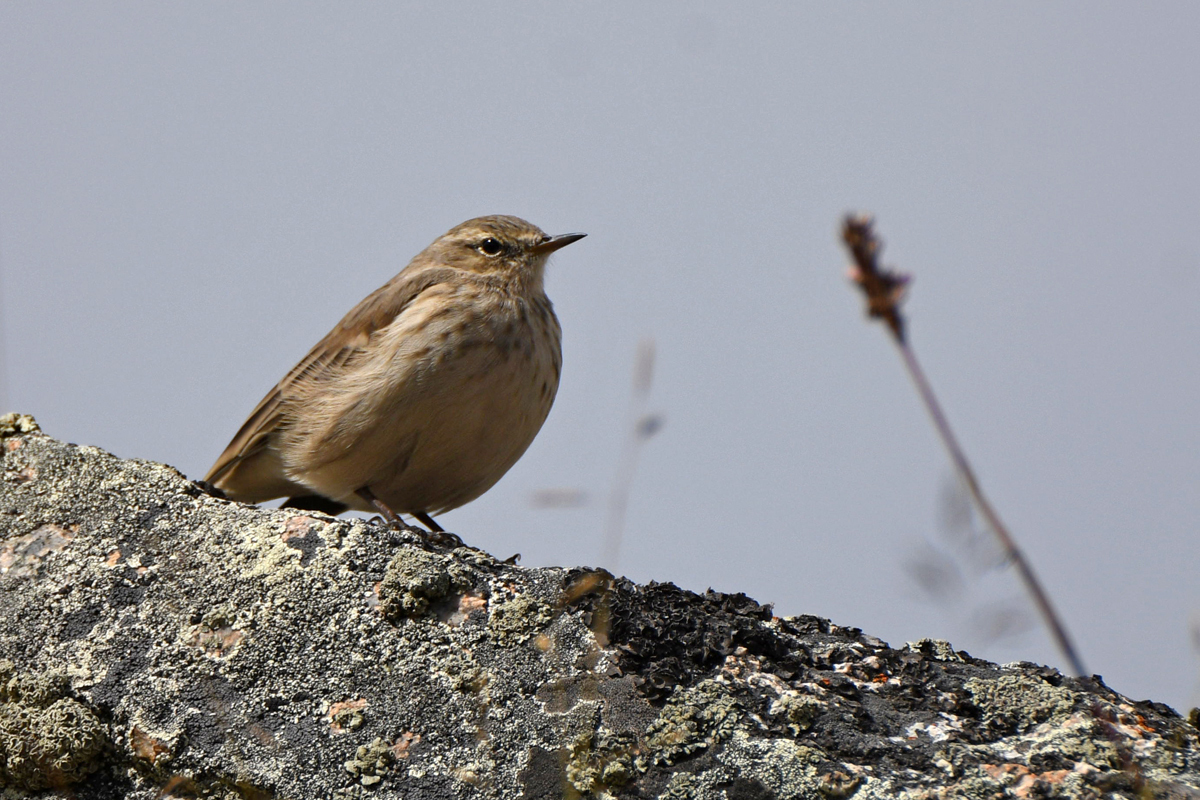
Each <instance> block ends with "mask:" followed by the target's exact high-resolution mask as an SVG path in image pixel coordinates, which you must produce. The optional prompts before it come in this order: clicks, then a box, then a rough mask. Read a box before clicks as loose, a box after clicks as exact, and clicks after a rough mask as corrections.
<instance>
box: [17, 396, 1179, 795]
mask: <svg viewBox="0 0 1200 800" xmlns="http://www.w3.org/2000/svg"><path fill="white" fill-rule="evenodd" d="M0 457H2V459H3V463H2V464H0V468H2V474H3V476H4V480H3V482H2V483H0V512H3V513H0V596H3V597H4V600H5V602H4V603H3V604H0V658H2V659H7V661H6V662H5V663H4V666H3V669H4V670H5V672H4V678H3V681H2V682H0V686H2V687H3V688H2V692H0V755H2V756H3V758H4V759H5V760H4V761H3V762H0V763H3V765H4V766H3V767H2V769H3V770H4V771H3V772H2V773H0V780H2V781H3V782H4V789H3V790H4V791H5V792H7V793H8V796H13V797H16V796H20V795H21V793H28V792H31V791H38V790H41V789H45V790H47V791H58V790H61V789H63V788H64V787H65V788H66V789H67V790H68V791H69V792H70V793H71V795H72V796H74V797H78V798H80V800H109V798H112V799H113V800H115V798H131V799H132V800H151V798H155V799H157V798H159V797H165V796H173V797H206V798H209V797H212V798H217V797H219V798H254V799H255V800H265V798H270V797H279V798H309V797H312V798H323V797H336V798H366V797H371V798H400V797H406V798H413V797H418V798H425V800H436V799H437V798H454V799H455V800H465V799H466V798H505V800H507V799H508V798H526V799H527V800H533V799H534V798H546V799H547V800H548V799H549V798H554V800H560V798H583V797H597V798H630V799H631V800H632V798H657V797H674V798H714V800H715V799H716V798H725V799H726V800H727V799H728V798H742V799H743V800H745V799H746V798H760V799H762V800H770V799H771V798H779V799H780V800H783V798H793V797H804V798H838V797H854V798H863V799H864V800H865V799H867V798H885V797H886V798H897V797H898V798H909V799H910V800H918V799H925V798H927V799H929V800H932V799H933V798H956V797H962V798H974V797H1002V796H1019V797H1031V798H1032V797H1064V798H1073V797H1081V798H1082V797H1088V798H1093V797H1127V798H1142V797H1149V796H1154V797H1157V796H1162V797H1178V798H1187V797H1192V798H1196V797H1198V796H1200V795H1198V794H1197V793H1198V792H1200V788H1198V787H1200V739H1198V736H1200V732H1198V731H1197V730H1196V728H1195V725H1194V724H1193V723H1190V722H1188V721H1186V720H1183V719H1181V718H1180V717H1179V716H1178V715H1177V714H1175V713H1174V712H1173V711H1172V710H1171V709H1169V708H1167V707H1165V706H1162V705H1160V704H1155V703H1148V702H1147V703H1135V702H1133V701H1130V700H1129V699H1128V698H1125V697H1122V696H1120V695H1118V694H1116V693H1115V692H1112V691H1111V690H1110V689H1108V688H1107V687H1105V686H1104V684H1103V683H1101V682H1100V681H1099V680H1098V679H1086V680H1075V679H1071V678H1066V677H1064V676H1062V675H1060V674H1058V673H1057V672H1055V671H1054V670H1050V669H1046V668H1044V667H1038V666H1035V665H1032V664H1014V665H1007V666H1003V667H1002V666H997V665H995V664H990V663H988V662H986V661H981V660H979V659H975V658H972V657H971V656H970V655H968V654H966V653H963V652H961V651H955V650H954V648H953V647H952V646H950V645H949V644H948V643H945V642H938V641H934V640H922V641H921V642H917V643H914V644H912V645H908V646H905V647H903V648H899V649H894V648H891V647H889V646H888V645H887V644H885V643H884V642H881V641H879V640H878V639H874V638H872V637H870V636H867V635H864V634H863V633H862V632H861V631H859V630H857V629H855V628H847V627H840V626H837V625H834V624H832V623H831V622H829V621H828V620H825V619H821V618H818V617H807V616H806V617H787V618H780V617H776V616H775V615H774V613H773V611H772V609H771V608H770V607H769V606H763V605H759V604H758V603H756V602H754V601H753V600H751V599H750V598H749V597H746V596H745V595H741V594H722V593H719V592H711V591H710V592H707V593H704V594H694V593H692V592H687V591H684V590H682V589H680V588H678V587H676V586H673V585H671V584H650V585H648V586H638V585H635V584H633V583H631V582H629V581H626V580H621V579H614V578H613V577H612V576H611V575H608V574H607V573H605V572H602V571H589V570H570V571H567V570H561V569H522V568H519V567H516V566H513V565H510V564H505V563H502V562H499V561H497V560H496V559H494V558H492V557H491V556H488V555H487V554H486V553H482V552H481V551H478V550H473V549H471V548H468V547H460V548H457V549H455V550H453V551H446V550H443V549H439V548H438V547H436V546H435V545H433V544H431V543H429V542H426V541H424V540H423V539H421V538H420V537H418V536H417V535H415V534H413V533H411V532H401V531H395V530H392V529H390V528H388V527H386V526H384V525H381V524H376V523H373V522H372V523H369V522H364V521H362V520H333V519H330V518H328V517H325V516H323V515H320V514H309V513H307V512H298V511H295V510H286V509H256V508H251V507H247V506H243V505H239V504H236V503H231V502H229V501H226V500H223V499H219V498H216V497H212V496H209V495H208V494H206V493H205V492H204V491H203V490H202V489H201V488H200V487H198V486H196V485H195V484H193V483H191V482H190V481H188V480H187V479H185V478H184V477H183V476H181V475H180V474H179V473H178V472H176V471H175V470H173V469H171V468H169V467H164V466H161V465H157V464H151V463H147V462H137V461H122V460H119V459H115V458H113V457H112V456H110V455H108V454H106V453H103V452H102V451H100V450H97V449H95V448H91V447H76V446H73V445H66V444H63V443H61V442H57V441H55V440H54V439H51V438H49V437H47V436H45V435H42V434H41V433H39V432H38V431H37V429H36V424H35V423H33V421H32V420H31V419H29V418H28V417H20V416H14V417H6V418H3V419H0ZM68 676H69V679H68ZM6 800H7V796H6Z"/></svg>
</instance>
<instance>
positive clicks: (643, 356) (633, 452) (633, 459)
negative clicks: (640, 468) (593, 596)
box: [600, 339, 662, 572]
mask: <svg viewBox="0 0 1200 800" xmlns="http://www.w3.org/2000/svg"><path fill="white" fill-rule="evenodd" d="M653 381H654V340H653V339H644V340H642V342H641V343H640V344H639V345H638V354H637V361H636V362H635V364H634V369H633V396H632V398H631V399H630V404H629V421H628V423H627V425H628V427H627V428H626V431H627V433H626V436H625V439H624V441H623V442H622V443H621V455H620V457H619V458H618V460H617V474H616V477H615V478H614V479H613V488H612V494H611V495H610V496H609V499H608V520H607V524H606V525H605V529H604V553H603V554H602V556H601V562H600V563H601V564H603V565H604V566H605V567H606V568H607V569H609V570H611V571H613V572H616V570H617V562H618V560H619V558H620V555H621V540H622V539H623V538H624V535H625V516H626V512H627V511H628V509H629V495H630V494H631V493H632V492H633V476H634V474H635V473H636V472H637V463H638V456H639V455H640V454H641V450H642V445H643V444H644V443H645V441H646V440H647V439H649V438H650V437H651V436H653V435H654V434H655V433H656V432H657V431H658V429H659V428H660V427H661V426H662V418H661V417H659V416H657V415H654V414H647V413H646V401H647V400H648V398H649V396H650V386H651V384H652V383H653Z"/></svg>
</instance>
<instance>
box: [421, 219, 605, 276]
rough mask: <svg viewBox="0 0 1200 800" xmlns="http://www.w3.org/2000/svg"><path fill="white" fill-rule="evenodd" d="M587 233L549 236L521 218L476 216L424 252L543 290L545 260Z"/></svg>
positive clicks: (463, 266)
mask: <svg viewBox="0 0 1200 800" xmlns="http://www.w3.org/2000/svg"><path fill="white" fill-rule="evenodd" d="M585 235H586V234H583V233H564V234H561V235H559V236H550V235H548V234H547V233H546V232H545V231H543V230H542V229H541V228H539V227H538V226H536V225H533V224H531V223H529V222H526V221H525V220H523V219H520V218H518V217H509V216H503V215H494V216H489V217H477V218H475V219H471V220H467V221H466V222H464V223H462V224H461V225H456V226H455V227H453V228H451V229H450V230H449V231H447V232H446V233H445V234H443V235H442V236H441V237H440V238H439V239H438V240H437V241H435V242H434V243H433V244H431V245H430V246H429V248H428V249H427V250H426V251H425V252H426V254H428V255H429V256H430V257H432V258H434V259H436V260H438V261H439V262H441V263H444V264H447V265H449V266H453V267H455V268H457V269H464V270H468V271H470V272H477V273H480V274H483V275H496V276H498V277H501V278H504V279H505V280H508V281H512V282H515V283H517V284H519V285H521V286H525V287H529V288H536V289H538V290H540V289H541V286H542V274H543V271H544V270H545V268H546V259H547V258H548V257H549V256H550V254H551V253H553V252H554V251H555V250H558V249H559V248H561V247H566V246H567V245H569V244H570V243H571V242H577V241H579V240H580V239H582V238H583V237H584V236H585Z"/></svg>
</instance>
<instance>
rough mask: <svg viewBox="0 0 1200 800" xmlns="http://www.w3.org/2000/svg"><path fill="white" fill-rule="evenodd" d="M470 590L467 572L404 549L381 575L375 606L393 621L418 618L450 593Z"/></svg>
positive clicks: (437, 558)
mask: <svg viewBox="0 0 1200 800" xmlns="http://www.w3.org/2000/svg"><path fill="white" fill-rule="evenodd" d="M470 586H471V575H470V572H469V571H468V570H467V569H466V568H465V567H464V566H463V565H462V564H461V563H460V562H458V561H455V560H454V559H453V558H451V557H450V556H446V555H441V554H438V553H429V552H426V551H424V550H420V549H418V548H416V547H404V548H401V549H400V550H398V551H397V552H396V555H395V556H394V557H393V558H392V560H391V562H389V563H388V566H387V571H386V572H385V573H384V574H383V581H382V583H380V585H379V606H380V608H381V609H382V610H383V612H384V614H386V615H387V616H388V617H391V618H393V619H400V618H404V617H418V616H421V615H422V614H426V613H428V611H429V609H430V607H431V606H433V605H435V604H437V603H440V602H442V601H444V600H446V599H447V598H448V597H449V596H450V595H451V593H452V592H462V591H464V590H466V589H467V588H469V587H470Z"/></svg>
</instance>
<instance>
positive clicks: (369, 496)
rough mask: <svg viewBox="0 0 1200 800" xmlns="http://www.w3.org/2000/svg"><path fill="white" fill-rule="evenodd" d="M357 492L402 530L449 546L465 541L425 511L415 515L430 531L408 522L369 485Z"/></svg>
mask: <svg viewBox="0 0 1200 800" xmlns="http://www.w3.org/2000/svg"><path fill="white" fill-rule="evenodd" d="M355 494H357V495H358V496H359V497H361V498H362V499H363V500H366V501H367V502H368V503H370V504H371V505H372V506H374V507H375V509H376V510H377V511H378V512H379V513H380V514H382V515H383V518H384V519H386V520H387V521H388V522H390V523H391V524H392V525H393V526H394V527H396V528H398V529H400V530H405V531H414V532H416V533H419V534H421V535H422V536H424V537H425V538H426V539H428V540H429V541H431V542H434V543H436V544H440V545H444V546H447V547H462V543H463V542H462V539H460V538H458V537H457V536H455V535H454V534H453V533H446V532H445V531H443V530H442V527H441V526H440V525H438V524H437V523H436V522H434V521H433V518H432V517H430V516H429V515H428V514H426V513H425V512H423V511H422V512H420V513H416V514H413V516H414V517H416V518H417V519H418V520H420V521H421V522H423V523H425V524H426V525H428V526H429V528H430V530H429V531H423V530H421V529H420V528H418V527H417V526H415V525H408V524H406V523H405V522H404V520H402V519H401V518H400V515H399V514H397V513H396V512H395V511H392V509H390V508H389V507H388V504H387V503H385V502H383V501H382V500H380V499H379V498H378V497H376V496H375V493H374V492H372V491H371V490H370V489H369V488H368V487H366V486H364V487H362V488H361V489H359V490H358V491H357V492H355Z"/></svg>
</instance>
